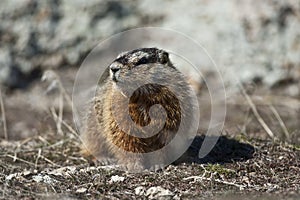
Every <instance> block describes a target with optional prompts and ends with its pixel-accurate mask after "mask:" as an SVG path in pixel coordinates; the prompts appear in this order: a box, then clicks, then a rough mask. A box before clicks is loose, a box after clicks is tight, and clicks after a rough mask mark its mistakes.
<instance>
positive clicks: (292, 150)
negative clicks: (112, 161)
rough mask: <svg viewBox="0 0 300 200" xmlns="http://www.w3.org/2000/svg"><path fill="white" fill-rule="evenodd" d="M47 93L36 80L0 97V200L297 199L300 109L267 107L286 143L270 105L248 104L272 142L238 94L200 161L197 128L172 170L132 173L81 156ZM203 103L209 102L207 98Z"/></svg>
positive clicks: (68, 121)
mask: <svg viewBox="0 0 300 200" xmlns="http://www.w3.org/2000/svg"><path fill="white" fill-rule="evenodd" d="M66 70H70V69H66ZM73 74H74V71H72V70H71V71H69V72H68V73H64V72H61V74H59V76H60V77H61V79H62V80H64V82H63V85H64V86H65V87H66V91H67V92H69V91H70V88H72V78H68V77H72V75H73ZM68 80H69V81H68ZM45 88H47V84H46V83H41V82H36V83H34V84H33V85H32V86H31V87H30V88H29V89H27V90H26V91H13V92H6V93H5V94H4V95H3V97H4V98H3V99H4V104H5V107H6V118H7V125H8V126H7V127H8V133H9V138H8V139H9V140H4V139H3V140H1V142H0V149H1V150H0V198H1V199H16V198H18V199H36V198H37V199H148V198H150V199H151V198H152V199H195V198H197V199H207V198H209V199H241V198H243V199H257V198H259V199H299V197H300V145H299V144H300V143H299V138H300V137H299V130H300V129H299V123H298V122H299V120H298V119H299V118H298V116H299V110H297V109H290V108H289V107H288V106H287V105H286V103H283V104H280V105H279V104H276V101H272V102H273V103H274V102H275V103H274V105H275V107H276V111H278V112H279V113H280V116H281V117H282V118H281V119H282V120H283V121H284V122H285V124H286V126H287V127H288V131H289V138H286V137H285V135H284V133H283V131H281V124H280V123H279V122H278V121H277V120H276V118H275V119H274V117H271V114H272V113H270V107H269V106H268V105H267V104H259V102H258V101H256V100H255V95H259V91H258V92H257V93H252V94H251V98H252V99H253V101H254V103H255V104H256V106H257V109H258V110H259V112H260V113H261V116H262V117H263V119H264V120H265V122H266V123H267V124H268V125H269V126H270V128H271V129H272V131H273V133H274V134H275V136H276V138H274V139H271V138H270V137H269V136H268V134H266V132H265V131H264V129H263V128H262V127H261V126H260V124H259V123H258V122H257V118H256V117H255V116H254V115H253V113H252V111H251V108H250V107H249V105H248V103H247V102H246V101H245V100H243V101H242V100H239V99H241V98H243V96H234V97H232V98H231V99H229V101H228V105H227V118H226V123H225V127H224V131H223V133H222V136H221V137H220V138H219V139H218V143H217V145H216V146H215V147H214V149H213V150H212V151H211V152H210V153H209V154H208V155H207V156H206V157H205V158H203V159H199V158H198V157H197V154H198V151H199V148H200V147H201V144H202V141H203V139H204V137H205V136H204V135H203V133H204V131H205V130H201V128H200V130H199V134H198V136H197V137H196V138H195V139H194V141H193V143H192V145H191V147H190V148H189V149H188V151H187V152H186V153H185V154H184V156H183V157H182V158H181V159H179V160H178V161H177V162H175V163H174V164H172V165H170V166H167V167H166V168H165V169H164V170H161V171H158V172H151V171H145V172H142V173H129V172H124V171H121V170H118V167H117V166H115V165H101V163H98V164H95V163H94V162H92V161H91V160H88V159H87V158H84V157H82V156H81V155H80V152H79V146H80V138H79V137H78V135H77V133H76V131H75V128H74V126H73V125H72V113H71V108H70V106H69V105H68V102H67V101H66V100H65V101H64V115H63V120H64V121H63V123H62V124H61V128H60V131H58V126H57V118H56V117H55V116H56V114H55V113H56V112H57V110H58V109H59V106H58V98H57V97H59V94H60V93H59V92H57V91H56V92H55V91H54V92H52V93H51V94H45ZM201 98H202V99H205V98H206V97H205V93H204V94H200V99H201ZM275 100H276V99H275ZM277 100H278V99H277ZM38 102H42V104H40V103H38ZM293 102H294V104H291V103H289V104H290V105H291V106H292V107H293V106H294V105H295V106H296V108H297V106H298V101H296V100H295V101H293ZM293 108H295V107H293ZM2 137H4V136H2Z"/></svg>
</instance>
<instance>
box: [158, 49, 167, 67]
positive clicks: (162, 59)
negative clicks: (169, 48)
mask: <svg viewBox="0 0 300 200" xmlns="http://www.w3.org/2000/svg"><path fill="white" fill-rule="evenodd" d="M158 58H159V62H160V63H162V64H166V63H167V62H168V61H169V54H168V53H167V52H165V51H161V52H159V56H158Z"/></svg>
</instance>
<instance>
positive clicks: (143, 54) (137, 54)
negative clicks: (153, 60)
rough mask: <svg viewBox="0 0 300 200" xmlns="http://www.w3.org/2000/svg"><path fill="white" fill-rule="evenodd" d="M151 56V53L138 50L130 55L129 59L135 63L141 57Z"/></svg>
mask: <svg viewBox="0 0 300 200" xmlns="http://www.w3.org/2000/svg"><path fill="white" fill-rule="evenodd" d="M149 57H150V55H149V53H147V52H144V51H138V52H135V53H133V54H132V55H130V57H129V58H128V61H129V62H132V63H134V62H137V61H138V60H140V59H141V58H149Z"/></svg>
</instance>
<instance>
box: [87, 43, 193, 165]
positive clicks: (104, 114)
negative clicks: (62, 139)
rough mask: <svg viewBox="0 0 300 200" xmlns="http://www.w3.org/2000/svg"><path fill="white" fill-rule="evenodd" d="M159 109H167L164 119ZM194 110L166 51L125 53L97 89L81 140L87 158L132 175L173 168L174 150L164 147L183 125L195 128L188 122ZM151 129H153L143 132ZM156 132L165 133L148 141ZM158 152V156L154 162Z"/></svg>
mask: <svg viewBox="0 0 300 200" xmlns="http://www.w3.org/2000/svg"><path fill="white" fill-rule="evenodd" d="M154 105H156V106H157V105H160V106H162V107H163V109H164V112H165V113H163V114H160V113H157V111H158V110H157V109H153V110H154V111H153V110H151V109H150V108H151V107H152V106H154ZM194 106H195V105H194V102H193V101H192V98H191V87H190V86H189V84H188V83H187V82H186V81H185V78H184V76H183V74H181V73H180V72H179V71H178V70H177V69H176V68H175V67H174V65H173V64H172V63H171V61H170V59H169V54H168V53H167V52H166V51H164V50H161V49H157V48H140V49H135V50H132V51H129V52H125V53H122V54H120V55H119V56H118V57H117V58H116V59H115V60H114V61H113V62H112V63H111V64H110V65H109V66H108V67H107V69H106V71H105V72H104V74H103V75H102V77H101V78H100V81H99V83H98V89H97V92H96V95H95V97H94V100H93V102H92V106H91V108H90V111H89V113H88V115H87V118H86V122H85V127H84V132H83V134H82V141H83V146H82V149H83V152H84V153H85V154H87V155H92V156H93V157H95V158H97V159H99V160H101V159H102V158H105V157H114V158H116V160H117V161H118V162H119V164H121V165H125V167H126V168H127V169H136V168H137V169H145V168H151V167H153V166H154V165H156V167H157V166H158V165H160V166H163V165H165V164H170V163H168V162H169V160H170V159H169V158H168V157H169V156H170V155H169V152H167V151H174V150H172V148H171V149H170V148H169V149H164V148H163V147H164V146H166V145H168V144H169V143H170V141H171V140H172V139H174V137H175V135H176V133H177V132H178V131H179V128H180V126H181V125H184V127H190V126H192V125H191V123H192V120H189V119H187V117H188V116H189V115H192V114H191V113H193V110H194ZM149 113H150V114H149ZM128 116H129V118H128ZM158 116H159V117H158ZM184 118H185V119H186V120H185V119H184ZM150 124H151V125H152V126H151V127H152V128H151V127H150V129H143V128H144V127H146V126H148V125H150ZM153 127H156V128H157V127H161V128H160V129H159V130H158V131H157V133H154V134H151V135H149V133H147V132H148V131H149V130H152V129H153ZM184 131H186V130H185V129H184V128H181V132H184ZM134 133H135V134H136V135H134ZM184 134H186V135H188V134H190V133H188V131H187V132H186V133H184ZM137 135H139V136H137ZM183 137H185V136H183ZM179 140H184V139H179ZM178 145H179V146H180V145H181V144H179V143H178V142H177V143H176V144H175V147H176V146H178ZM179 146H178V149H180V148H179ZM173 148H174V144H173ZM176 149H177V147H176ZM158 151H159V152H158ZM175 151H176V150H175ZM175 151H174V152H175ZM153 152H158V154H157V155H158V156H157V155H156V156H154V157H153V156H151V155H150V154H151V153H153ZM181 153H184V152H181Z"/></svg>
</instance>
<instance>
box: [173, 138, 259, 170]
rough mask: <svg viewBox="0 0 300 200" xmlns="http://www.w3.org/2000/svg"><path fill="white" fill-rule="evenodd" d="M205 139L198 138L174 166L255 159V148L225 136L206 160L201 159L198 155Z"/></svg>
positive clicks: (219, 140)
mask: <svg viewBox="0 0 300 200" xmlns="http://www.w3.org/2000/svg"><path fill="white" fill-rule="evenodd" d="M205 137H211V138H212V137H214V136H196V137H195V139H194V140H193V142H192V144H191V146H190V147H189V149H188V150H187V151H186V152H185V153H184V155H182V156H181V157H180V158H179V159H178V160H177V161H175V162H174V164H180V163H192V162H193V163H199V164H200V163H212V164H214V163H220V164H222V163H231V162H234V161H241V160H248V159H250V158H252V157H253V153H254V147H253V146H251V145H249V144H245V143H241V142H239V141H237V140H234V139H229V138H227V137H225V136H220V137H219V139H218V142H217V144H216V145H215V146H214V147H213V149H212V150H211V151H210V153H209V154H208V155H207V156H205V157H204V158H201V159H200V158H199V157H198V153H199V150H200V148H201V145H202V143H203V141H204V138H205Z"/></svg>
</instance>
